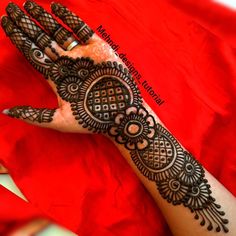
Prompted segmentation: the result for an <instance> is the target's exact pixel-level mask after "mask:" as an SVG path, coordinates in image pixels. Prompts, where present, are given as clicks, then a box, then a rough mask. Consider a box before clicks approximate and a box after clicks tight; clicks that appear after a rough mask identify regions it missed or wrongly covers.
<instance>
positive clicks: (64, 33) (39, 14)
mask: <svg viewBox="0 0 236 236" xmlns="http://www.w3.org/2000/svg"><path fill="white" fill-rule="evenodd" d="M24 8H25V10H26V11H27V12H28V13H29V14H30V15H31V16H32V17H33V18H35V19H36V20H37V21H38V22H39V23H40V24H41V25H42V26H43V27H44V28H45V29H46V30H47V31H48V32H49V33H50V35H51V36H52V38H54V39H55V40H56V41H57V42H58V43H59V44H60V45H64V44H65V42H66V41H67V40H68V39H69V38H70V37H72V33H71V32H69V31H68V30H67V29H65V28H64V27H63V26H62V25H60V24H59V23H58V22H57V21H56V20H55V19H54V18H53V17H52V15H51V14H49V13H48V12H46V11H45V10H44V9H43V8H42V7H41V6H39V5H38V4H36V3H35V2H33V1H27V2H26V3H25V5H24ZM72 41H74V40H72Z"/></svg>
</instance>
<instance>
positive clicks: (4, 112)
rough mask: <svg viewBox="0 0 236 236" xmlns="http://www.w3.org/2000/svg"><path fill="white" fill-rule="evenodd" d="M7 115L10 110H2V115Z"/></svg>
mask: <svg viewBox="0 0 236 236" xmlns="http://www.w3.org/2000/svg"><path fill="white" fill-rule="evenodd" d="M9 113H10V109H4V110H3V111H2V114H4V115H9Z"/></svg>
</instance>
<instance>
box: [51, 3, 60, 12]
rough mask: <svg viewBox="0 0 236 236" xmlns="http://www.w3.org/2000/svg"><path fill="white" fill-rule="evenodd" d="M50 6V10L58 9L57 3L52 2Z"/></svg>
mask: <svg viewBox="0 0 236 236" xmlns="http://www.w3.org/2000/svg"><path fill="white" fill-rule="evenodd" d="M50 7H51V9H52V11H53V12H55V11H57V10H58V3H56V2H52V3H51V5H50Z"/></svg>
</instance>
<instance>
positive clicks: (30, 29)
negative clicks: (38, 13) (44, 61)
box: [6, 3, 59, 57]
mask: <svg viewBox="0 0 236 236" xmlns="http://www.w3.org/2000/svg"><path fill="white" fill-rule="evenodd" d="M6 11H7V13H8V15H9V16H10V17H11V19H12V20H13V21H15V23H16V25H17V26H18V27H20V29H21V30H22V31H23V32H24V33H25V34H27V36H28V37H29V38H30V39H32V40H33V41H34V42H35V43H36V44H37V45H38V46H39V47H40V48H41V49H42V50H43V51H44V50H45V49H46V48H50V49H51V52H52V53H53V54H55V55H56V57H59V54H58V52H57V51H56V49H55V48H54V47H53V46H52V39H51V38H50V37H49V36H48V35H47V34H46V33H45V32H43V30H42V29H41V28H40V27H39V26H37V25H36V24H35V23H34V22H33V21H32V20H31V19H30V18H29V17H28V16H27V15H25V13H24V12H23V11H22V10H21V9H20V8H19V7H18V6H17V5H16V4H14V3H9V4H8V6H7V9H6Z"/></svg>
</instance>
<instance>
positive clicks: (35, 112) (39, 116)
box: [7, 106, 56, 123]
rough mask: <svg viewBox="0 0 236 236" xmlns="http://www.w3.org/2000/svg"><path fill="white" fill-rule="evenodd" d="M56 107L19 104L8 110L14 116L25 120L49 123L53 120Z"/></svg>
mask: <svg viewBox="0 0 236 236" xmlns="http://www.w3.org/2000/svg"><path fill="white" fill-rule="evenodd" d="M55 111H56V110H55V109H51V110H50V109H46V108H33V107H30V106H20V107H19V106H17V107H13V108H11V109H10V110H8V111H7V113H8V115H9V116H11V117H13V118H20V119H23V120H27V121H31V122H38V123H49V122H51V121H52V120H53V115H54V113H55Z"/></svg>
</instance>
